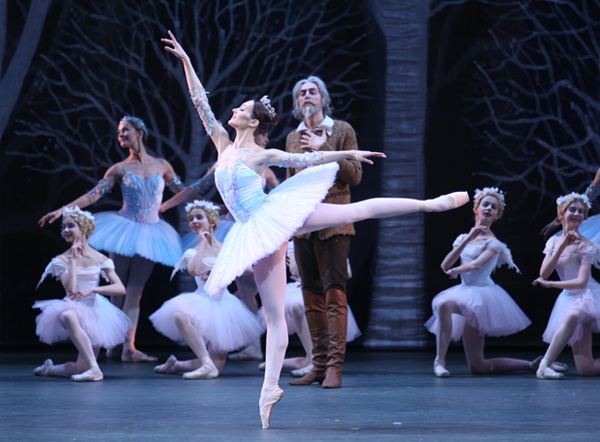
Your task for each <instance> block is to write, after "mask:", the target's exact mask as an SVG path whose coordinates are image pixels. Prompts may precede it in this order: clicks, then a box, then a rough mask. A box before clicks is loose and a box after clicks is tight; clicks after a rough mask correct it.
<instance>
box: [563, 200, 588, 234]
mask: <svg viewBox="0 0 600 442" xmlns="http://www.w3.org/2000/svg"><path fill="white" fill-rule="evenodd" d="M560 218H561V221H562V224H563V229H564V230H573V229H577V228H579V226H580V225H581V223H582V222H583V220H584V219H585V218H586V207H585V205H584V203H582V202H581V201H577V200H575V201H573V202H572V203H571V204H569V207H567V209H566V210H565V211H564V212H563V213H561V216H560Z"/></svg>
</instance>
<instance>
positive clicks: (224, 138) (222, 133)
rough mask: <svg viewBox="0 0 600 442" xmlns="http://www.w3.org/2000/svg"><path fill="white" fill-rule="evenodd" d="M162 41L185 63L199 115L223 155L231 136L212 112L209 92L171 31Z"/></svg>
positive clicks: (184, 67)
mask: <svg viewBox="0 0 600 442" xmlns="http://www.w3.org/2000/svg"><path fill="white" fill-rule="evenodd" d="M161 41H162V42H163V43H166V44H167V45H168V46H165V50H166V51H167V52H170V53H171V54H173V55H175V56H176V57H177V58H179V59H180V60H181V62H182V63H183V70H184V72H185V78H186V80H187V85H188V88H189V91H190V95H191V97H192V102H193V103H194V106H195V107H196V109H197V110H198V114H199V115H200V118H201V119H202V123H203V124H204V128H205V129H206V132H207V133H208V135H209V136H210V138H211V139H212V140H213V143H214V144H215V147H216V148H217V152H219V153H221V151H222V150H224V149H226V148H227V146H229V143H230V141H229V134H228V133H227V131H226V130H225V129H224V128H223V126H221V123H219V121H217V119H216V118H215V114H214V113H213V112H212V110H211V108H210V104H209V103H208V97H207V96H206V95H207V94H208V92H207V91H206V90H205V89H204V86H202V83H201V82H200V79H199V78H198V75H196V71H195V70H194V67H193V66H192V63H191V61H190V57H189V56H188V55H187V53H186V52H185V51H184V50H183V47H182V46H181V45H180V44H179V42H178V41H177V39H176V38H175V36H174V35H173V33H172V32H171V31H169V38H162V39H161Z"/></svg>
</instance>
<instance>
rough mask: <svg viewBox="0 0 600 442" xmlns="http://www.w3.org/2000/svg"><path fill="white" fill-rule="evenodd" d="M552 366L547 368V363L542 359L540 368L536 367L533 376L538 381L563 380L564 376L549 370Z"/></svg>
mask: <svg viewBox="0 0 600 442" xmlns="http://www.w3.org/2000/svg"><path fill="white" fill-rule="evenodd" d="M552 365H553V364H550V366H548V363H547V362H546V360H545V359H542V362H540V366H539V367H538V369H537V371H536V372H535V376H536V377H537V378H538V379H552V380H561V379H564V378H565V375H564V374H562V373H559V372H557V371H555V370H553V369H552V368H550V367H551V366H552Z"/></svg>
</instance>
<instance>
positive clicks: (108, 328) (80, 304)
mask: <svg viewBox="0 0 600 442" xmlns="http://www.w3.org/2000/svg"><path fill="white" fill-rule="evenodd" d="M105 268H113V269H114V263H113V262H112V260H110V259H108V260H106V261H105V262H104V263H103V264H102V265H101V266H92V267H78V268H77V290H82V289H84V288H88V287H96V286H98V280H99V276H100V274H101V271H102V269H105ZM67 271H68V267H67V264H66V263H65V262H64V261H62V260H61V259H60V258H54V259H53V260H52V261H51V262H50V264H48V266H47V267H46V271H45V272H44V275H43V276H42V279H41V280H40V283H41V282H42V281H43V280H44V278H45V277H46V276H47V275H53V276H55V277H56V278H57V279H58V278H59V277H60V275H61V274H62V273H64V272H67ZM102 273H103V272H102ZM33 308H39V309H41V310H42V313H40V314H39V315H38V316H37V318H36V319H35V321H36V330H35V332H36V334H37V335H38V336H39V337H40V341H42V342H45V343H46V344H54V343H55V342H59V341H67V340H70V336H69V332H68V331H67V329H66V328H65V327H64V326H63V325H62V324H61V322H60V315H61V313H63V312H64V311H66V310H73V311H74V312H75V314H76V315H77V318H78V319H79V324H80V325H81V327H82V328H83V330H84V331H85V333H86V334H87V335H88V336H89V338H90V341H91V343H92V346H93V347H104V348H112V347H114V346H116V345H118V344H121V343H123V342H125V341H126V340H127V332H128V331H129V329H130V328H131V326H132V324H131V321H130V320H129V318H128V317H127V315H126V314H125V313H123V312H122V311H121V310H119V309H118V308H117V307H115V306H114V305H112V304H111V303H110V301H109V300H108V299H106V298H105V297H104V296H102V295H99V294H93V295H91V296H87V297H85V298H83V299H81V300H80V301H72V300H71V299H69V298H64V299H50V300H45V301H36V302H35V303H34V304H33Z"/></svg>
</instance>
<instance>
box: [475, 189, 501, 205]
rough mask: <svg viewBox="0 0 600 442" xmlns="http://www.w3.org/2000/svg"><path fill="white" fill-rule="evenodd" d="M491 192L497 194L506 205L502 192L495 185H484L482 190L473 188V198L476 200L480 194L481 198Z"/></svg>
mask: <svg viewBox="0 0 600 442" xmlns="http://www.w3.org/2000/svg"><path fill="white" fill-rule="evenodd" d="M492 194H493V195H495V196H498V197H499V198H500V199H501V200H502V202H503V203H504V205H506V202H505V201H504V192H503V191H502V190H500V189H498V188H497V187H484V188H483V190H480V189H475V197H474V198H473V199H474V200H476V199H478V198H479V197H480V196H481V197H482V198H483V197H484V196H486V195H492Z"/></svg>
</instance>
